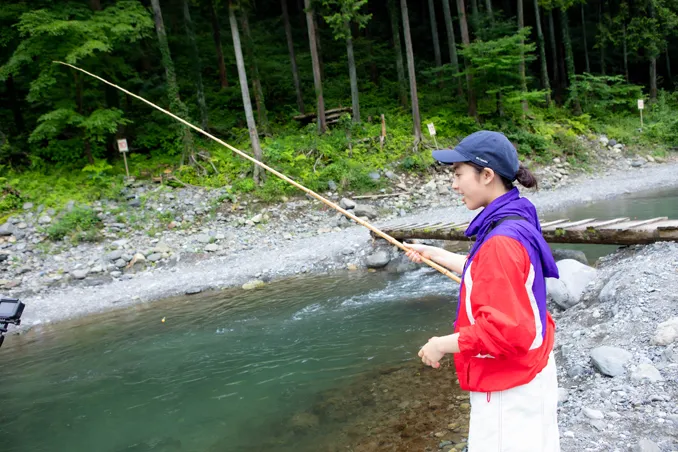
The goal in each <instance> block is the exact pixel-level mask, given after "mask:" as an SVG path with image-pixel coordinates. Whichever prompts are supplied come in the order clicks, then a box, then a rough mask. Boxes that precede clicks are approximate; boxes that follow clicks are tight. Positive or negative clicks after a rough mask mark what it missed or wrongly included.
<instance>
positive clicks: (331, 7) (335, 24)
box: [322, 0, 372, 39]
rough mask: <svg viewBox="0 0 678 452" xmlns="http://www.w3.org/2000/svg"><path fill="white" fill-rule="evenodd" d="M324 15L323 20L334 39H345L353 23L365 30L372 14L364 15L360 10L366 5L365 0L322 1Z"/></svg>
mask: <svg viewBox="0 0 678 452" xmlns="http://www.w3.org/2000/svg"><path fill="white" fill-rule="evenodd" d="M322 4H323V6H324V7H325V8H326V10H327V11H326V13H325V14H323V18H324V19H325V21H326V22H327V24H328V25H329V26H330V27H331V28H332V33H333V34H334V39H346V38H348V37H350V36H351V28H350V24H351V23H355V24H356V25H358V28H360V29H362V28H365V26H366V25H367V22H369V20H370V19H371V18H372V14H364V13H362V12H361V11H360V10H361V9H362V8H363V6H365V5H366V4H367V0H323V3H322Z"/></svg>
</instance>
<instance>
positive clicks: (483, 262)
mask: <svg viewBox="0 0 678 452" xmlns="http://www.w3.org/2000/svg"><path fill="white" fill-rule="evenodd" d="M534 279H535V271H534V267H533V265H532V262H531V261H530V256H529V254H528V252H527V250H526V249H525V247H524V246H523V245H522V244H521V243H520V242H519V241H518V240H516V239H514V238H510V237H506V236H503V235H495V236H493V237H491V238H489V239H488V240H487V241H486V242H485V243H483V244H482V246H481V247H480V249H479V250H478V252H477V253H476V254H475V255H474V256H473V257H472V259H471V261H470V262H468V263H467V267H466V271H465V272H464V279H463V281H462V285H461V289H460V296H459V310H458V315H457V320H456V323H455V333H459V349H460V352H459V353H457V354H455V356H454V362H455V366H456V369H457V376H458V378H459V383H460V386H461V388H462V389H464V390H467V391H477V392H492V391H503V390H506V389H510V388H513V387H516V386H520V385H522V384H525V383H529V382H530V381H531V380H532V379H533V378H534V377H535V375H537V374H538V373H539V372H540V371H541V370H542V369H543V368H544V367H545V366H546V364H547V361H548V357H549V354H550V353H551V351H552V350H553V339H554V332H555V323H554V321H553V319H552V318H551V315H550V314H548V313H546V316H545V317H544V316H542V317H541V319H540V315H539V309H538V308H537V302H536V301H535V294H534V292H533V284H541V285H543V284H544V281H543V278H542V281H540V282H537V281H534Z"/></svg>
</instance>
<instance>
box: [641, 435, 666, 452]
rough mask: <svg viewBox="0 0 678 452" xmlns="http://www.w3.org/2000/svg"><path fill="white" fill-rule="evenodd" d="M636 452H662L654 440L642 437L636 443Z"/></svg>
mask: <svg viewBox="0 0 678 452" xmlns="http://www.w3.org/2000/svg"><path fill="white" fill-rule="evenodd" d="M635 452H662V450H661V449H660V448H659V446H658V445H657V444H656V443H654V442H653V441H651V440H649V439H647V438H642V439H641V440H640V441H638V444H637V445H636V448H635Z"/></svg>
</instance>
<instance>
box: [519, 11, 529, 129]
mask: <svg viewBox="0 0 678 452" xmlns="http://www.w3.org/2000/svg"><path fill="white" fill-rule="evenodd" d="M517 8H518V30H519V31H520V30H522V29H523V27H525V14H524V12H525V11H524V10H523V0H518V1H517ZM520 45H521V51H520V65H519V71H520V86H521V91H522V93H523V96H526V93H527V79H526V78H525V52H523V50H522V46H524V45H525V40H523V39H521V40H520ZM520 103H521V104H522V106H523V119H524V118H525V112H527V99H525V97H523V99H522V100H521V101H520Z"/></svg>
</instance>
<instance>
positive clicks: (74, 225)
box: [45, 207, 101, 242]
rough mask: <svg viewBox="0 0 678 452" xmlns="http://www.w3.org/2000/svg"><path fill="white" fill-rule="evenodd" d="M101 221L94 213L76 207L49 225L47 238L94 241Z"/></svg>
mask: <svg viewBox="0 0 678 452" xmlns="http://www.w3.org/2000/svg"><path fill="white" fill-rule="evenodd" d="M100 224H101V221H100V220H99V218H98V217H97V214H96V212H95V211H93V210H91V209H86V208H83V207H76V208H74V209H73V210H71V211H70V212H67V213H66V214H65V215H64V216H63V217H61V218H59V219H58V220H57V221H56V222H54V223H53V224H52V225H50V226H49V227H48V228H47V230H46V231H45V232H46V233H47V236H48V237H49V238H50V240H53V241H57V240H63V239H64V238H65V237H70V238H71V240H72V241H74V242H78V241H88V242H92V241H96V240H97V238H98V231H99V227H100Z"/></svg>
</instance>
